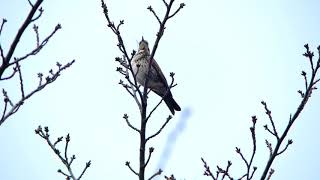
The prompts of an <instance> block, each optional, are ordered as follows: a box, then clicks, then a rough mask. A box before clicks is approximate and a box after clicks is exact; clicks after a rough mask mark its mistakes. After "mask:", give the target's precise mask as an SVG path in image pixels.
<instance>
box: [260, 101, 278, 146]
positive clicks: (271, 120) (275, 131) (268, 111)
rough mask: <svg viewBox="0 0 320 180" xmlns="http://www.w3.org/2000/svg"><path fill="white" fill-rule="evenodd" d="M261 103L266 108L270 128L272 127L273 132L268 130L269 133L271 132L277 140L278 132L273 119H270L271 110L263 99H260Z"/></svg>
mask: <svg viewBox="0 0 320 180" xmlns="http://www.w3.org/2000/svg"><path fill="white" fill-rule="evenodd" d="M261 104H262V105H263V106H264V109H265V110H266V114H267V115H268V117H269V120H270V122H271V125H272V128H273V132H272V133H271V131H269V132H270V133H271V134H273V135H274V136H275V137H276V138H277V140H279V135H278V132H277V130H276V126H275V125H274V121H273V119H272V115H271V111H270V110H269V109H268V106H267V103H266V102H265V101H261Z"/></svg>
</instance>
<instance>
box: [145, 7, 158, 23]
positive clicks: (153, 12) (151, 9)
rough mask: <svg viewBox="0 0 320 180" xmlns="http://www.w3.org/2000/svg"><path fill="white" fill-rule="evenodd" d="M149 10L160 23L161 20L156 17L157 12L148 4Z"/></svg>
mask: <svg viewBox="0 0 320 180" xmlns="http://www.w3.org/2000/svg"><path fill="white" fill-rule="evenodd" d="M147 9H148V10H149V11H150V12H152V14H153V15H154V17H155V18H156V19H157V21H158V23H159V24H161V20H160V18H159V17H158V15H157V13H156V12H155V11H154V9H153V8H152V6H148V8H147Z"/></svg>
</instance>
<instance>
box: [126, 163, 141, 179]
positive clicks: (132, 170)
mask: <svg viewBox="0 0 320 180" xmlns="http://www.w3.org/2000/svg"><path fill="white" fill-rule="evenodd" d="M126 166H128V168H129V169H130V171H131V172H133V174H135V175H137V176H139V174H138V173H137V172H136V171H135V170H134V169H133V168H132V167H131V166H130V162H129V161H126Z"/></svg>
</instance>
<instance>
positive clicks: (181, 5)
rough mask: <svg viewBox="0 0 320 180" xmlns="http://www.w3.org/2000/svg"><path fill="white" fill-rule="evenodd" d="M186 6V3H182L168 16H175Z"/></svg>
mask: <svg viewBox="0 0 320 180" xmlns="http://www.w3.org/2000/svg"><path fill="white" fill-rule="evenodd" d="M184 6H186V4H185V3H180V6H179V8H178V9H177V10H176V11H175V12H174V13H173V14H172V15H170V16H169V17H168V19H170V18H172V17H173V16H175V15H176V14H177V13H178V12H179V11H180V10H181V9H182V8H183V7H184Z"/></svg>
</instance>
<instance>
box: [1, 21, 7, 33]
mask: <svg viewBox="0 0 320 180" xmlns="http://www.w3.org/2000/svg"><path fill="white" fill-rule="evenodd" d="M6 22H7V20H6V19H5V18H2V23H1V26H0V36H1V32H2V29H3V25H4V23H6Z"/></svg>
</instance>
